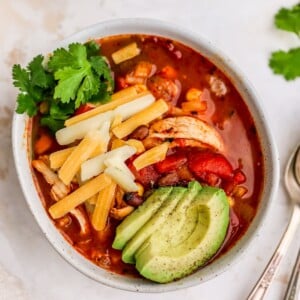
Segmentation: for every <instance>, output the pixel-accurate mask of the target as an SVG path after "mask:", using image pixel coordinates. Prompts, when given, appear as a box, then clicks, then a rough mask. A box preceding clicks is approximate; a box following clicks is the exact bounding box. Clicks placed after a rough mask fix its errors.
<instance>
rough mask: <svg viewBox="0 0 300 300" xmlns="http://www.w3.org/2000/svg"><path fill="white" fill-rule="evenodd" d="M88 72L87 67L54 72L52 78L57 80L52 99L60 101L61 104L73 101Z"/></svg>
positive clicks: (66, 68) (67, 68)
mask: <svg viewBox="0 0 300 300" xmlns="http://www.w3.org/2000/svg"><path fill="white" fill-rule="evenodd" d="M88 72H89V68H88V67H86V68H84V67H83V68H80V69H73V68H72V67H65V68H63V69H60V70H58V71H57V72H55V75H54V76H55V79H56V80H58V85H57V86H56V87H55V91H54V99H60V100H61V102H63V103H68V102H69V101H70V100H74V99H75V98H76V95H77V91H78V89H79V87H80V84H81V82H82V80H83V79H84V77H85V76H87V74H88Z"/></svg>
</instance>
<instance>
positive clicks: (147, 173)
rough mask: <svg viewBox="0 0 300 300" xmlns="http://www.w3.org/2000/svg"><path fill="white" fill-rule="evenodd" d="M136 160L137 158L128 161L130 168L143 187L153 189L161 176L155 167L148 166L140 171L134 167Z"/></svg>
mask: <svg viewBox="0 0 300 300" xmlns="http://www.w3.org/2000/svg"><path fill="white" fill-rule="evenodd" d="M135 158H136V156H135V157H132V158H131V159H129V160H127V161H126V164H127V166H128V168H129V169H130V170H131V172H132V173H133V175H134V176H135V178H136V180H137V181H139V182H140V183H141V184H142V185H143V186H147V187H151V186H152V185H153V184H155V183H156V181H157V180H158V178H159V177H160V175H159V174H158V173H157V171H156V170H155V168H154V166H153V165H150V166H147V167H145V168H143V169H141V170H139V171H138V170H137V169H136V168H135V167H134V165H133V161H134V159H135Z"/></svg>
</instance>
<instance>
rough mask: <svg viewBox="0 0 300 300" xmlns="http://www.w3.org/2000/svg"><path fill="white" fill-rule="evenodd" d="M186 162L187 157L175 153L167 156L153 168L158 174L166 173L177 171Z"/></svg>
mask: <svg viewBox="0 0 300 300" xmlns="http://www.w3.org/2000/svg"><path fill="white" fill-rule="evenodd" d="M186 161H187V157H186V155H185V153H183V152H175V153H174V154H171V155H168V156H167V157H166V158H165V159H164V160H163V161H160V162H158V163H156V164H155V168H156V170H157V171H158V172H159V173H167V172H170V171H173V170H176V169H178V168H179V167H181V166H182V165H184V164H185V163H186Z"/></svg>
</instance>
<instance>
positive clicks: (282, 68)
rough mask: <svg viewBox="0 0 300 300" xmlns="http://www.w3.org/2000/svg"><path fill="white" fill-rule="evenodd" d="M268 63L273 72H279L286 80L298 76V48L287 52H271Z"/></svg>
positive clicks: (299, 70)
mask: <svg viewBox="0 0 300 300" xmlns="http://www.w3.org/2000/svg"><path fill="white" fill-rule="evenodd" d="M269 65H270V67H271V68H272V70H273V72H274V73H275V74H281V75H283V76H284V78H285V79H286V80H293V79H295V78H297V77H299V76H300V48H294V49H290V50H289V51H287V52H284V51H276V52H273V53H272V55H271V58H270V61H269Z"/></svg>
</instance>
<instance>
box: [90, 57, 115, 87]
mask: <svg viewBox="0 0 300 300" xmlns="http://www.w3.org/2000/svg"><path fill="white" fill-rule="evenodd" d="M90 62H91V65H92V68H93V69H94V70H95V72H96V73H97V74H98V75H99V76H101V77H102V79H103V80H105V81H107V83H108V91H112V90H113V89H114V81H113V79H112V74H111V70H110V68H109V65H108V63H107V62H106V60H105V59H104V58H103V57H102V56H92V57H91V58H90Z"/></svg>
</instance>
